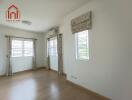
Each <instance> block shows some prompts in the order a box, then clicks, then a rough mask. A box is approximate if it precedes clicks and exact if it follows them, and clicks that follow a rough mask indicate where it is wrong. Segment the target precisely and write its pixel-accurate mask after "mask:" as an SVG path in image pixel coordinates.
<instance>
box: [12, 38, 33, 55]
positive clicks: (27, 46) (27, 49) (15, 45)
mask: <svg viewBox="0 0 132 100" xmlns="http://www.w3.org/2000/svg"><path fill="white" fill-rule="evenodd" d="M23 56H33V41H30V40H12V57H23Z"/></svg>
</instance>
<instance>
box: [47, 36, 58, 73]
mask: <svg viewBox="0 0 132 100" xmlns="http://www.w3.org/2000/svg"><path fill="white" fill-rule="evenodd" d="M48 42H49V43H48V52H49V62H50V69H52V70H55V71H58V54H57V37H53V38H50V40H49V41H48Z"/></svg>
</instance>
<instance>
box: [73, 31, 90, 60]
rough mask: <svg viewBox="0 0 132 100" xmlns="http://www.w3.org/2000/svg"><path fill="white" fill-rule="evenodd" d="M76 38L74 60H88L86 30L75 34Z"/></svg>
mask: <svg viewBox="0 0 132 100" xmlns="http://www.w3.org/2000/svg"><path fill="white" fill-rule="evenodd" d="M75 37H76V59H79V60H88V59H89V45H88V30H85V31H82V32H79V33H76V34H75Z"/></svg>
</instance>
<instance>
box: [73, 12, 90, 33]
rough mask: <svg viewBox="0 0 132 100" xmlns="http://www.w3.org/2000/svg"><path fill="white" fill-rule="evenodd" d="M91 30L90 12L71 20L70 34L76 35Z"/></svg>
mask: <svg viewBox="0 0 132 100" xmlns="http://www.w3.org/2000/svg"><path fill="white" fill-rule="evenodd" d="M91 28H92V12H91V11H89V12H87V13H85V14H83V15H81V16H79V17H77V18H74V19H72V21H71V29H72V33H73V34H74V33H77V32H80V31H84V30H89V29H91Z"/></svg>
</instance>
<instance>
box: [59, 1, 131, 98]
mask: <svg viewBox="0 0 132 100" xmlns="http://www.w3.org/2000/svg"><path fill="white" fill-rule="evenodd" d="M131 4H132V1H131V0H91V1H90V2H89V3H88V4H86V5H85V6H83V7H81V8H79V9H78V10H76V11H74V12H73V13H71V14H69V15H68V16H66V17H65V18H64V21H63V22H62V23H61V25H60V32H61V33H63V52H64V53H63V54H64V70H65V73H66V74H67V78H68V80H70V81H72V82H75V83H77V84H79V85H81V86H84V87H86V88H88V89H90V90H92V91H95V92H97V93H99V94H102V95H104V96H107V97H109V98H111V99H112V100H131V98H132V96H131V93H132V79H131V76H132V68H131V66H130V62H129V60H130V54H129V53H130V44H131V43H132V41H131V43H129V42H130V41H129V39H130V38H129V37H130V34H132V30H131V27H132V12H131V9H132V6H131ZM90 10H91V11H92V12H93V28H92V30H90V31H89V42H90V44H89V45H90V60H89V61H77V60H76V59H75V57H76V56H75V36H74V35H73V34H72V32H71V27H70V21H71V19H72V18H75V17H77V16H80V15H81V14H83V13H85V12H87V11H90ZM76 78H77V79H76ZM128 80H129V81H128Z"/></svg>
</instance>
